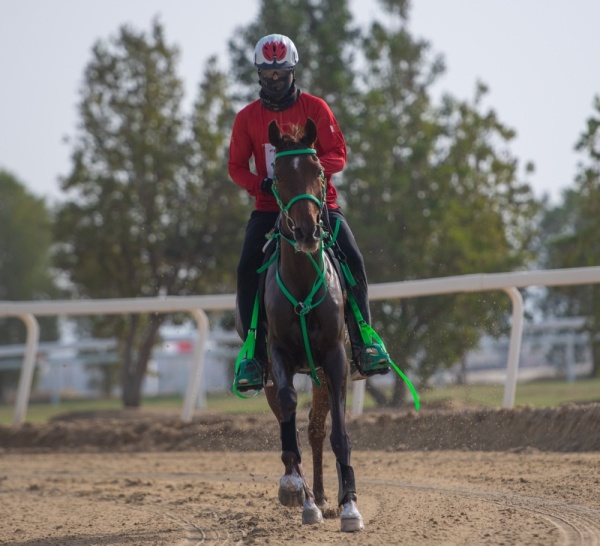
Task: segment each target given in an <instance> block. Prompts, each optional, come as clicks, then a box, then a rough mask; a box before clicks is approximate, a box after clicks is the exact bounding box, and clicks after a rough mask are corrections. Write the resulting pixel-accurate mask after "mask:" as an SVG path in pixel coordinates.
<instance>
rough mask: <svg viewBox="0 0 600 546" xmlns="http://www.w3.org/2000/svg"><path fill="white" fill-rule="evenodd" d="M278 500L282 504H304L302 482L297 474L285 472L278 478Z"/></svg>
mask: <svg viewBox="0 0 600 546" xmlns="http://www.w3.org/2000/svg"><path fill="white" fill-rule="evenodd" d="M277 496H278V497H279V502H280V503H281V504H283V506H302V505H303V504H304V499H305V497H304V482H303V481H302V478H301V477H300V476H298V474H286V475H285V476H282V477H281V480H279V493H278V495H277Z"/></svg>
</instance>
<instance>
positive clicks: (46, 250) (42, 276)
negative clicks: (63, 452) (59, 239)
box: [0, 170, 58, 400]
mask: <svg viewBox="0 0 600 546" xmlns="http://www.w3.org/2000/svg"><path fill="white" fill-rule="evenodd" d="M0 196H1V198H0V300H10V301H24V300H41V299H49V298H51V297H54V296H56V293H57V289H56V287H55V285H54V280H53V278H52V276H51V274H50V269H49V265H50V244H51V230H50V226H51V217H50V213H49V211H48V209H47V207H46V203H45V202H44V200H43V199H40V198H38V197H35V196H33V195H31V194H30V193H29V192H27V190H26V189H25V185H24V184H23V183H22V182H21V181H20V180H18V179H17V178H16V177H15V176H14V175H13V174H11V173H9V172H7V171H4V170H0ZM39 322H40V338H41V339H42V340H44V341H51V340H55V339H56V338H57V336H58V331H57V321H56V319H55V318H52V317H48V318H42V319H40V320H39ZM25 338H26V330H25V326H24V324H23V323H22V321H21V320H20V319H18V318H11V317H0V344H2V345H4V344H17V343H24V342H25ZM17 380H18V371H7V372H2V371H0V400H2V398H3V395H4V392H5V391H6V390H7V389H8V388H13V387H14V386H15V385H16V383H17Z"/></svg>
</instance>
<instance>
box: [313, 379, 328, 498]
mask: <svg viewBox="0 0 600 546" xmlns="http://www.w3.org/2000/svg"><path fill="white" fill-rule="evenodd" d="M318 376H319V380H320V381H321V386H320V387H317V386H316V385H313V388H312V406H311V409H310V414H309V416H308V441H309V443H310V447H311V450H312V457H313V493H314V495H315V502H316V503H317V506H319V507H321V508H323V507H325V506H326V505H327V497H326V496H325V487H324V485H323V443H324V442H325V436H326V435H327V425H326V421H327V414H328V413H329V391H328V389H327V386H326V381H327V380H326V378H325V374H324V373H323V371H322V370H319V372H318Z"/></svg>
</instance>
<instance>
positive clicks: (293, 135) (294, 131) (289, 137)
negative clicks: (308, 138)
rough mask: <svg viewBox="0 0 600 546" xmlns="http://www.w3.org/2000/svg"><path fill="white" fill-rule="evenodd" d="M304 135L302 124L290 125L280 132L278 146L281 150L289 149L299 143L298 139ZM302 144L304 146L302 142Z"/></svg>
mask: <svg viewBox="0 0 600 546" xmlns="http://www.w3.org/2000/svg"><path fill="white" fill-rule="evenodd" d="M303 136H304V127H303V126H302V125H291V126H290V128H289V130H288V132H285V133H282V135H281V140H282V144H281V146H280V148H281V150H289V149H293V148H294V147H297V146H298V145H299V144H301V142H300V140H301V139H302V137H303ZM302 146H305V145H304V144H302Z"/></svg>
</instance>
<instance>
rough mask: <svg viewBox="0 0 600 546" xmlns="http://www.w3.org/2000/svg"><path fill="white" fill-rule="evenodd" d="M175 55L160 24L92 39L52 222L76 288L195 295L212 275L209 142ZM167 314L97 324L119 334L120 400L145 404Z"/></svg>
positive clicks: (100, 294) (60, 257)
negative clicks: (189, 114)
mask: <svg viewBox="0 0 600 546" xmlns="http://www.w3.org/2000/svg"><path fill="white" fill-rule="evenodd" d="M177 61H178V50H177V48H175V47H171V46H169V45H168V44H167V43H166V41H165V37H164V31H163V28H162V26H161V25H160V23H159V22H157V21H155V22H154V23H153V25H152V31H151V33H150V35H146V34H144V33H140V32H136V31H134V30H132V29H130V28H128V27H126V26H124V27H122V28H121V29H120V30H119V32H118V35H117V36H116V37H115V38H113V39H112V40H110V41H109V42H103V41H99V42H98V43H97V44H96V45H95V46H94V48H93V52H92V60H91V62H90V63H89V65H88V66H87V68H86V71H85V78H84V84H83V88H82V98H81V102H80V105H79V112H80V118H81V126H80V131H79V134H78V137H77V140H76V142H75V146H74V151H73V156H72V157H73V168H72V171H71V173H70V175H69V176H67V177H66V178H65V180H64V181H63V189H64V190H65V191H66V192H68V194H69V196H70V197H69V199H68V200H67V201H66V202H65V203H64V205H63V206H61V207H60V209H59V211H58V214H57V221H56V239H57V241H58V242H60V245H59V249H58V251H57V255H56V263H57V265H58V266H59V267H60V268H61V269H62V270H64V271H65V272H66V273H67V274H68V276H69V279H70V281H71V283H72V286H73V293H74V295H76V296H81V297H90V298H115V297H137V296H159V295H161V296H168V295H187V294H197V293H200V292H202V291H203V290H206V289H208V288H207V287H209V286H210V282H211V281H210V279H211V278H212V279H213V280H214V278H215V276H214V275H212V277H211V276H210V275H208V272H209V271H211V270H214V254H211V253H212V251H213V249H214V247H213V246H211V241H212V238H211V236H210V235H209V234H207V233H206V232H205V228H206V222H205V217H203V215H202V211H203V210H205V204H206V200H207V196H206V194H205V192H204V191H203V186H202V184H203V182H204V180H203V179H202V178H201V177H202V175H203V174H205V173H203V172H202V168H199V167H198V166H199V165H201V163H202V161H203V157H202V156H201V155H200V153H205V152H206V151H207V150H208V149H209V148H210V146H205V147H204V148H200V149H198V146H197V145H196V144H195V143H194V138H192V136H191V129H190V120H189V119H188V118H186V116H184V114H183V113H182V97H183V85H182V82H181V80H180V78H179V77H178V76H177V75H176V63H177ZM209 135H210V131H209ZM205 138H206V135H202V139H201V142H202V143H203V142H204V139H205ZM208 161H209V162H210V161H211V158H208ZM212 231H213V233H214V232H217V233H218V230H217V229H214V228H213V229H212ZM164 318H165V317H164V315H156V316H150V317H141V316H139V315H137V314H133V315H131V316H127V317H125V318H121V317H117V318H109V319H105V320H102V321H94V324H95V326H94V331H95V334H96V335H108V334H110V335H117V336H118V338H119V339H120V341H121V352H122V355H123V366H122V391H123V402H124V404H125V405H126V406H133V407H136V406H139V404H140V395H141V385H142V380H143V378H144V375H145V372H146V369H147V363H148V359H149V357H150V355H151V352H152V349H153V346H154V345H155V343H156V340H157V333H158V329H159V327H160V325H161V323H162V322H163V321H164Z"/></svg>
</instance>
